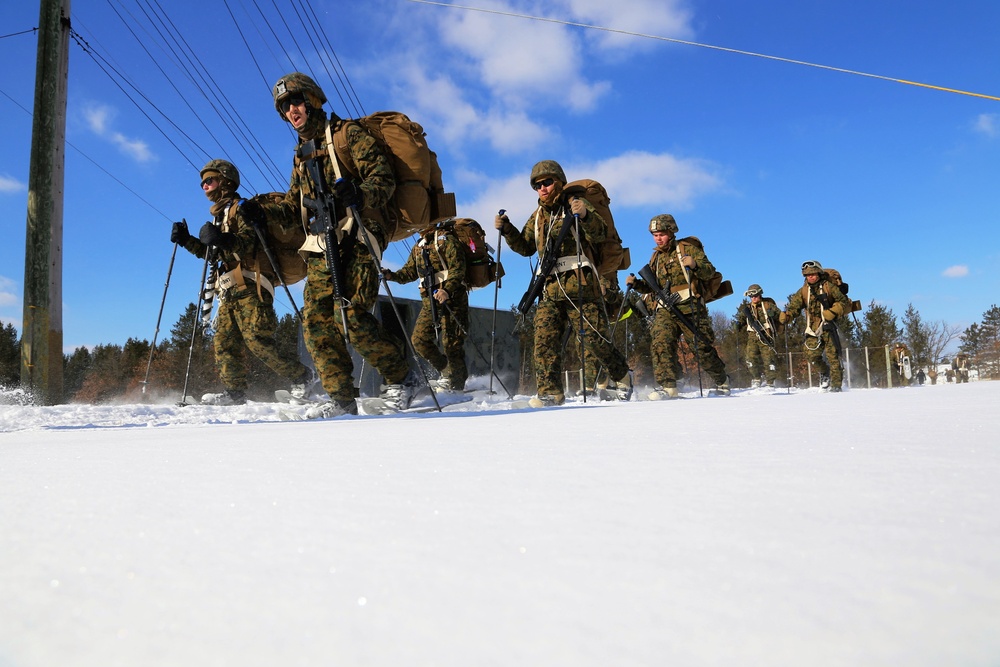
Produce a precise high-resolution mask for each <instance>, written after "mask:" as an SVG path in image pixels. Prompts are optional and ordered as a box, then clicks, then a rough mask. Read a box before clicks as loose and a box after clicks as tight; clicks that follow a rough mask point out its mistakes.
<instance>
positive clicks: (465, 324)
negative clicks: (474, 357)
mask: <svg viewBox="0 0 1000 667" xmlns="http://www.w3.org/2000/svg"><path fill="white" fill-rule="evenodd" d="M425 253H426V258H425ZM426 261H429V262H430V265H431V270H432V271H433V272H434V273H439V272H444V271H447V275H446V277H445V278H444V280H442V281H439V284H437V285H436V286H435V287H436V288H440V289H443V290H444V291H445V292H447V293H448V299H447V301H445V302H444V303H438V304H437V305H436V310H437V312H438V325H439V327H440V329H441V347H440V348H439V347H438V342H437V337H436V335H435V332H434V322H433V317H432V314H431V310H432V309H431V303H430V299H431V295H430V293H429V292H428V291H427V289H426V284H425V279H424V277H423V274H424V272H425V271H426V269H425V262H426ZM439 275H441V274H439ZM386 278H388V279H389V280H392V281H394V282H398V283H401V284H406V283H411V282H413V281H414V280H417V279H418V278H419V279H420V298H421V307H420V314H419V315H417V321H416V323H415V324H414V327H413V334H412V336H411V340H412V341H413V347H414V349H415V350H416V351H417V354H419V355H420V356H421V357H423V358H424V359H426V360H427V361H428V362H429V363H430V365H431V366H433V367H434V368H435V369H436V370H437V371H438V372H439V373H440V374H441V376H442V377H445V378H447V379H448V381H449V383H450V385H451V388H452V389H455V390H461V389H462V388H464V387H465V381H466V380H467V379H468V376H469V372H468V369H467V367H466V363H465V337H466V332H467V331H468V330H469V292H468V288H467V287H466V284H465V278H466V260H465V250H464V249H463V248H462V247H461V244H460V242H459V240H458V239H457V238H456V237H455V235H454V234H451V233H444V232H439V231H430V232H427V233H425V234H423V235H422V236H421V240H420V242H419V243H416V244H414V246H413V248H412V250H411V251H410V256H409V257H408V258H407V260H406V263H405V264H403V266H402V268H400V269H399V271H387V272H386Z"/></svg>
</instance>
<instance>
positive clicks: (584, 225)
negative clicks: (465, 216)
mask: <svg viewBox="0 0 1000 667" xmlns="http://www.w3.org/2000/svg"><path fill="white" fill-rule="evenodd" d="M583 202H584V204H585V205H586V206H587V216H586V217H585V218H583V219H581V220H580V232H581V234H582V236H583V247H582V248H579V254H580V255H581V256H582V257H583V260H584V262H585V265H584V266H585V267H586V268H584V269H583V270H582V271H576V270H575V269H574V268H572V266H571V265H573V264H575V263H576V258H577V255H578V248H577V239H576V238H575V237H574V235H573V230H570V231H569V233H568V234H567V235H566V240H565V241H564V242H563V245H562V247H561V248H556V249H554V251H553V252H555V253H556V256H557V257H560V258H569V259H567V264H564V266H570V268H568V269H565V270H563V271H560V270H559V267H558V266H557V267H556V268H555V269H553V271H552V273H551V274H549V276H548V278H547V279H546V281H545V291H544V296H543V298H546V299H552V300H556V301H559V300H565V299H570V300H575V299H580V298H582V299H583V300H584V301H592V300H595V299H597V298H598V297H599V296H600V293H601V283H600V280H599V279H598V277H597V275H596V271H595V269H594V265H593V260H592V259H589V258H591V257H593V252H592V250H591V249H592V248H593V247H595V246H597V245H598V244H600V243H601V242H603V241H604V239H605V237H606V236H607V233H608V228H607V226H606V225H605V224H604V218H602V217H601V214H600V213H598V212H597V211H596V210H594V207H593V205H592V204H591V203H590V202H589V201H587V200H586V199H584V200H583ZM567 222H568V223H569V224H574V218H573V215H572V214H571V213H570V210H569V206H568V205H567V206H563V205H562V204H559V205H558V206H556V207H553V208H551V209H550V208H546V207H545V206H544V205H542V204H541V202H539V206H538V208H537V209H536V210H535V212H534V213H532V214H531V216H530V217H529V218H528V221H527V223H525V225H524V229H522V230H521V231H520V232H518V231H517V229H515V228H512V227H510V226H505V228H504V230H503V237H504V239H505V240H506V241H507V245H508V246H510V249H511V250H513V251H514V252H516V253H517V254H519V255H523V256H524V257H531V256H532V255H534V254H535V253H536V252H537V253H538V255H539V258H541V257H542V256H543V255H544V253H545V244H546V241H547V240H548V238H549V237H550V236H551V237H552V238H553V240H555V238H556V237H558V236H559V232H560V230H561V229H562V226H563V225H564V224H566V223H567Z"/></svg>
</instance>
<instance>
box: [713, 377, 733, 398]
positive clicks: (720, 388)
mask: <svg viewBox="0 0 1000 667" xmlns="http://www.w3.org/2000/svg"><path fill="white" fill-rule="evenodd" d="M714 393H715V395H716V396H729V394H730V389H729V378H728V377H727V378H726V379H725V380H723V381H722V382H720V383H718V384H716V385H715V389H714Z"/></svg>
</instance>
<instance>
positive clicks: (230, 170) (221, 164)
mask: <svg viewBox="0 0 1000 667" xmlns="http://www.w3.org/2000/svg"><path fill="white" fill-rule="evenodd" d="M208 171H216V172H218V173H219V174H220V175H221V176H222V178H224V179H226V180H227V181H229V182H230V183H231V184H232V189H233V190H239V189H240V170H239V169H237V168H236V167H235V166H233V163H232V162H227V161H226V160H210V161H209V163H208V164H206V165H205V166H204V167H202V168H201V172H199V175H200V176H201V177H202V178H205V172H208Z"/></svg>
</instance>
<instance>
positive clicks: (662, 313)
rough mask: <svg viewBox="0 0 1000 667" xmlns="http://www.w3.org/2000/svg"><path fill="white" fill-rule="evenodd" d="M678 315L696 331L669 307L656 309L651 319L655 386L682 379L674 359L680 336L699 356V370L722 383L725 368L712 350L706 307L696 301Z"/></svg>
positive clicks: (662, 385) (677, 360)
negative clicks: (681, 316)
mask: <svg viewBox="0 0 1000 667" xmlns="http://www.w3.org/2000/svg"><path fill="white" fill-rule="evenodd" d="M681 312H682V313H684V315H685V316H687V319H688V320H690V321H691V323H692V324H693V325H694V327H695V329H696V331H694V332H692V331H689V330H688V328H687V327H685V326H684V325H683V324H681V323H680V321H679V320H678V319H677V317H676V316H675V315H674V314H673V313H672V312H671V311H670V309H669V308H658V309H657V310H656V315H655V317H654V318H653V327H652V331H651V332H650V333H651V336H652V342H651V344H650V348H651V351H652V354H653V375H654V377H655V378H656V382H657V384H659V385H660V386H661V387H676V386H677V380H678V379H680V376H681V362H680V359H679V358H678V356H677V349H678V344H679V343H680V337H681V334H683V335H684V338H685V339H686V340H687V342H688V346H689V347H691V349H692V350H694V353H695V354H696V355H697V356H698V363H699V364H700V365H701V370H703V371H705V372H706V373H708V375H709V376H710V377H711V378H712V379H713V380H715V383H716V384H722V383H723V382H725V381H726V365H725V364H724V363H723V362H722V359H721V358H720V357H719V353H718V351H716V349H715V332H714V331H713V330H712V321H711V320H710V319H709V317H708V308H706V307H705V304H703V303H701V302H698V303H695V304H693V305H689V304H685V306H684V307H683V309H682V310H681ZM695 334H697V335H695Z"/></svg>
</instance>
